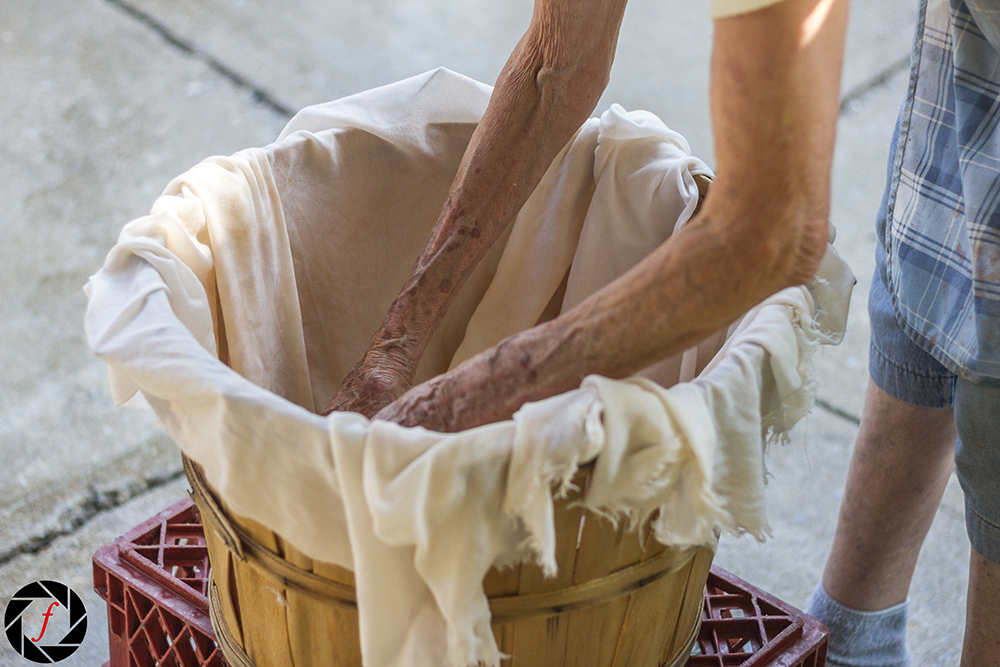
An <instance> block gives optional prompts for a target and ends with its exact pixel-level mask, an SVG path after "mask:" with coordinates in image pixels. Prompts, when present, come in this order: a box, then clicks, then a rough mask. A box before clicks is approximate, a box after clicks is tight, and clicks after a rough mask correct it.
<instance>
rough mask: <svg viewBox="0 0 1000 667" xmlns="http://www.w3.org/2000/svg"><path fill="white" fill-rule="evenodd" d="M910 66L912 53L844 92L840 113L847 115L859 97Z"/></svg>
mask: <svg viewBox="0 0 1000 667" xmlns="http://www.w3.org/2000/svg"><path fill="white" fill-rule="evenodd" d="M909 67H910V54H906V55H905V56H903V57H902V58H900V59H899V60H897V61H896V62H894V63H892V64H890V65H889V66H888V67H886V68H885V69H884V70H882V71H881V72H879V73H878V74H876V75H875V76H873V77H872V78H871V79H869V80H868V81H866V82H864V83H862V84H860V85H858V86H855V87H854V88H852V89H851V90H849V91H847V93H845V94H844V97H843V98H842V99H841V100H840V115H841V116H846V115H849V114H850V112H851V107H852V106H853V105H854V103H855V102H857V101H858V100H859V99H861V98H862V97H864V96H865V95H866V94H868V93H869V92H871V91H872V90H874V89H875V88H878V87H879V86H881V85H883V84H884V83H886V82H887V81H888V80H889V79H891V78H892V77H894V76H895V75H897V74H899V73H900V72H903V71H905V70H907V69H909Z"/></svg>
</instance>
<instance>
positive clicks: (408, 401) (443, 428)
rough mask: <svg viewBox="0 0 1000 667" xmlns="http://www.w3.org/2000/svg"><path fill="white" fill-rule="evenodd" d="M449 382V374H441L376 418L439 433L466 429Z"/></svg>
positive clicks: (403, 396)
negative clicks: (458, 412) (458, 413)
mask: <svg viewBox="0 0 1000 667" xmlns="http://www.w3.org/2000/svg"><path fill="white" fill-rule="evenodd" d="M448 379H449V378H448V377H447V376H446V375H439V376H438V377H436V378H433V379H431V380H428V381H427V382H424V383H423V384H420V385H417V386H416V387H413V388H412V389H410V390H409V391H407V392H406V393H405V394H403V395H402V396H401V397H400V398H398V399H397V400H396V401H394V402H392V403H391V404H389V405H387V406H386V407H384V408H382V409H381V410H380V411H379V412H378V414H376V415H375V417H374V418H375V419H381V420H384V421H391V422H396V423H397V424H400V425H402V426H423V427H424V428H426V429H429V430H431V431H438V432H439V433H454V432H456V431H460V430H462V428H463V427H462V425H461V424H459V423H458V421H457V420H456V418H455V413H454V408H455V404H454V400H453V396H452V392H451V391H449V390H448Z"/></svg>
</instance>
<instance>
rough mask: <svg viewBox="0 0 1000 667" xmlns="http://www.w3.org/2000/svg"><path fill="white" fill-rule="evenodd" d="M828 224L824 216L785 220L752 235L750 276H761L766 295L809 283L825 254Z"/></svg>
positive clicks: (749, 244) (746, 246)
mask: <svg viewBox="0 0 1000 667" xmlns="http://www.w3.org/2000/svg"><path fill="white" fill-rule="evenodd" d="M828 234H829V222H828V221H827V219H826V217H825V216H824V217H822V218H812V219H802V218H798V219H796V220H792V221H789V222H788V223H787V224H784V225H781V224H778V225H774V226H772V227H769V228H768V229H767V230H764V231H763V232H757V233H755V236H756V238H755V239H751V240H749V241H748V242H747V243H746V245H743V247H745V248H751V249H752V251H751V252H750V253H749V254H750V255H751V261H752V262H753V264H754V266H753V268H752V271H753V273H756V274H757V275H758V276H761V277H762V280H761V282H762V283H763V284H765V285H767V290H766V291H767V292H768V294H773V293H774V292H777V291H779V290H782V289H784V288H786V287H793V286H795V285H803V284H805V283H808V282H809V281H811V280H812V279H813V278H814V277H815V275H816V271H817V270H818V269H819V264H820V262H821V261H822V259H823V255H824V253H825V252H826V246H827V239H828Z"/></svg>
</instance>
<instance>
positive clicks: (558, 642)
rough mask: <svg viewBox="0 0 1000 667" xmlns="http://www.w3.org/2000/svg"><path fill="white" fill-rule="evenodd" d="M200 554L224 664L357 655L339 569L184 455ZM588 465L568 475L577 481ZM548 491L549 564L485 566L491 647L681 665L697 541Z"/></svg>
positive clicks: (560, 660) (693, 600)
mask: <svg viewBox="0 0 1000 667" xmlns="http://www.w3.org/2000/svg"><path fill="white" fill-rule="evenodd" d="M185 469H186V471H187V474H188V479H189V480H190V482H191V486H192V489H193V492H192V496H193V497H194V500H195V502H196V503H197V505H198V508H199V511H200V512H201V515H202V519H203V521H204V523H205V525H206V526H211V529H208V530H206V531H205V539H206V542H207V544H208V550H209V559H210V561H211V563H212V573H211V574H212V580H211V585H210V596H209V597H210V608H211V617H212V625H213V627H214V628H215V632H216V636H217V637H218V640H219V644H220V646H221V648H222V650H223V653H224V654H225V656H226V658H227V660H228V661H229V662H230V664H231V665H232V666H233V667H252V666H256V667H277V666H279V665H295V666H296V667H319V666H320V665H324V666H330V667H360V665H361V645H360V639H359V630H358V610H357V604H356V601H355V596H354V575H353V573H352V572H351V571H349V570H346V569H344V568H341V567H338V566H336V565H331V564H329V563H321V562H318V561H313V560H310V559H308V558H306V557H304V556H303V555H302V554H301V553H299V552H298V551H297V550H296V549H295V548H294V547H292V546H291V545H289V544H288V543H286V542H285V541H284V540H282V539H281V537H279V536H278V535H276V534H275V533H273V532H271V531H270V530H268V529H266V528H264V527H263V526H261V525H260V524H257V523H255V522H253V521H250V520H247V519H243V518H240V519H236V518H235V517H231V516H230V515H229V514H228V513H225V510H224V509H223V507H222V504H221V503H220V501H219V500H218V498H217V497H216V496H215V495H214V494H213V493H212V492H211V491H210V490H209V489H208V487H207V486H206V484H205V481H204V478H203V477H202V475H201V471H200V470H199V468H198V466H197V465H196V464H194V463H193V462H191V461H189V460H187V461H185ZM588 479H589V471H588V470H582V471H581V472H580V473H579V475H578V476H577V478H576V480H575V482H576V483H577V485H578V486H580V488H585V486H582V485H586V483H587V480H588ZM573 500H574V498H573V497H569V498H566V499H562V500H559V501H557V502H556V507H555V522H556V536H557V538H556V539H557V543H556V561H557V563H558V566H559V572H558V575H557V576H556V577H554V578H551V579H547V578H545V577H544V576H543V575H542V572H541V569H540V568H538V567H537V566H535V565H533V564H523V565H521V566H519V567H516V568H511V569H506V570H496V569H494V570H490V572H489V574H488V575H487V576H486V579H485V581H484V588H485V590H486V594H487V596H488V597H489V600H490V608H491V611H492V613H493V633H494V636H495V637H496V639H497V644H498V645H499V647H500V650H501V651H502V652H503V653H505V654H508V655H510V656H511V661H510V664H512V665H516V666H517V667H543V666H560V665H563V666H565V667H571V666H581V667H661V666H675V665H683V664H684V662H685V661H686V660H687V657H688V656H689V655H690V652H691V647H692V645H693V643H694V640H695V638H696V636H697V633H698V629H699V627H700V625H701V611H702V610H701V608H702V604H703V600H704V596H703V591H704V587H705V581H706V579H707V578H708V573H709V569H710V568H711V565H712V556H713V554H714V551H713V549H711V548H708V547H701V548H689V549H672V548H668V547H664V546H663V545H661V544H659V543H658V542H656V540H655V539H653V537H652V535H651V534H649V531H648V530H647V529H646V527H641V528H640V534H641V536H642V537H641V539H640V534H637V533H635V532H628V531H627V527H626V526H624V525H619V526H618V527H617V528H616V527H615V526H614V525H612V523H611V522H609V521H607V520H606V519H603V518H601V517H598V516H596V515H594V514H592V513H590V512H588V511H586V510H583V509H581V508H580V507H571V504H572V501H573Z"/></svg>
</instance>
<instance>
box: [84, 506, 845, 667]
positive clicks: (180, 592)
mask: <svg viewBox="0 0 1000 667" xmlns="http://www.w3.org/2000/svg"><path fill="white" fill-rule="evenodd" d="M94 589H95V590H96V591H97V594H98V595H100V596H101V598H102V599H104V600H105V602H107V605H108V635H109V638H110V644H111V659H110V660H109V661H108V662H106V663H105V664H104V667H160V666H162V667H167V666H169V667H203V666H204V667H228V663H227V662H226V659H225V658H224V657H223V655H222V651H221V650H220V649H219V648H218V645H217V643H216V641H215V633H214V632H213V631H212V625H211V623H210V622H209V617H208V598H207V589H208V550H207V548H206V547H205V536H204V529H203V527H202V523H201V518H200V517H199V516H198V511H197V509H196V508H195V506H194V504H193V503H192V502H191V501H190V500H182V501H180V502H178V503H176V504H174V505H171V506H170V507H168V508H167V509H165V510H164V511H162V512H160V513H159V514H157V515H156V516H154V517H152V518H150V519H149V520H147V521H145V522H143V523H142V524H141V525H139V526H136V527H135V528H133V529H132V530H130V531H129V532H127V533H125V534H124V535H122V536H121V537H119V538H118V539H116V540H114V541H112V542H111V543H109V544H106V545H104V546H103V547H101V548H100V549H99V550H98V551H97V553H96V554H94ZM826 643H827V630H826V628H825V627H824V626H823V625H822V624H821V623H820V622H819V621H816V620H815V619H813V618H811V617H809V616H806V615H805V614H804V613H802V612H801V611H799V610H797V609H795V608H794V607H791V606H790V605H788V604H785V603H784V602H782V601H781V600H779V599H777V598H775V597H774V596H772V595H769V594H767V593H765V592H764V591H761V590H758V589H757V588H755V587H753V586H751V585H750V584H748V583H747V582H745V581H743V580H742V579H739V578H737V577H735V576H733V575H732V574H730V573H728V572H726V571H725V570H723V569H721V568H719V567H713V568H712V573H711V574H710V575H709V577H708V584H707V585H706V586H705V606H704V609H703V611H702V624H701V630H700V632H699V634H698V640H697V641H696V642H695V646H694V650H693V651H692V653H691V657H690V659H689V660H688V662H687V665H688V667H824V665H825V664H826Z"/></svg>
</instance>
